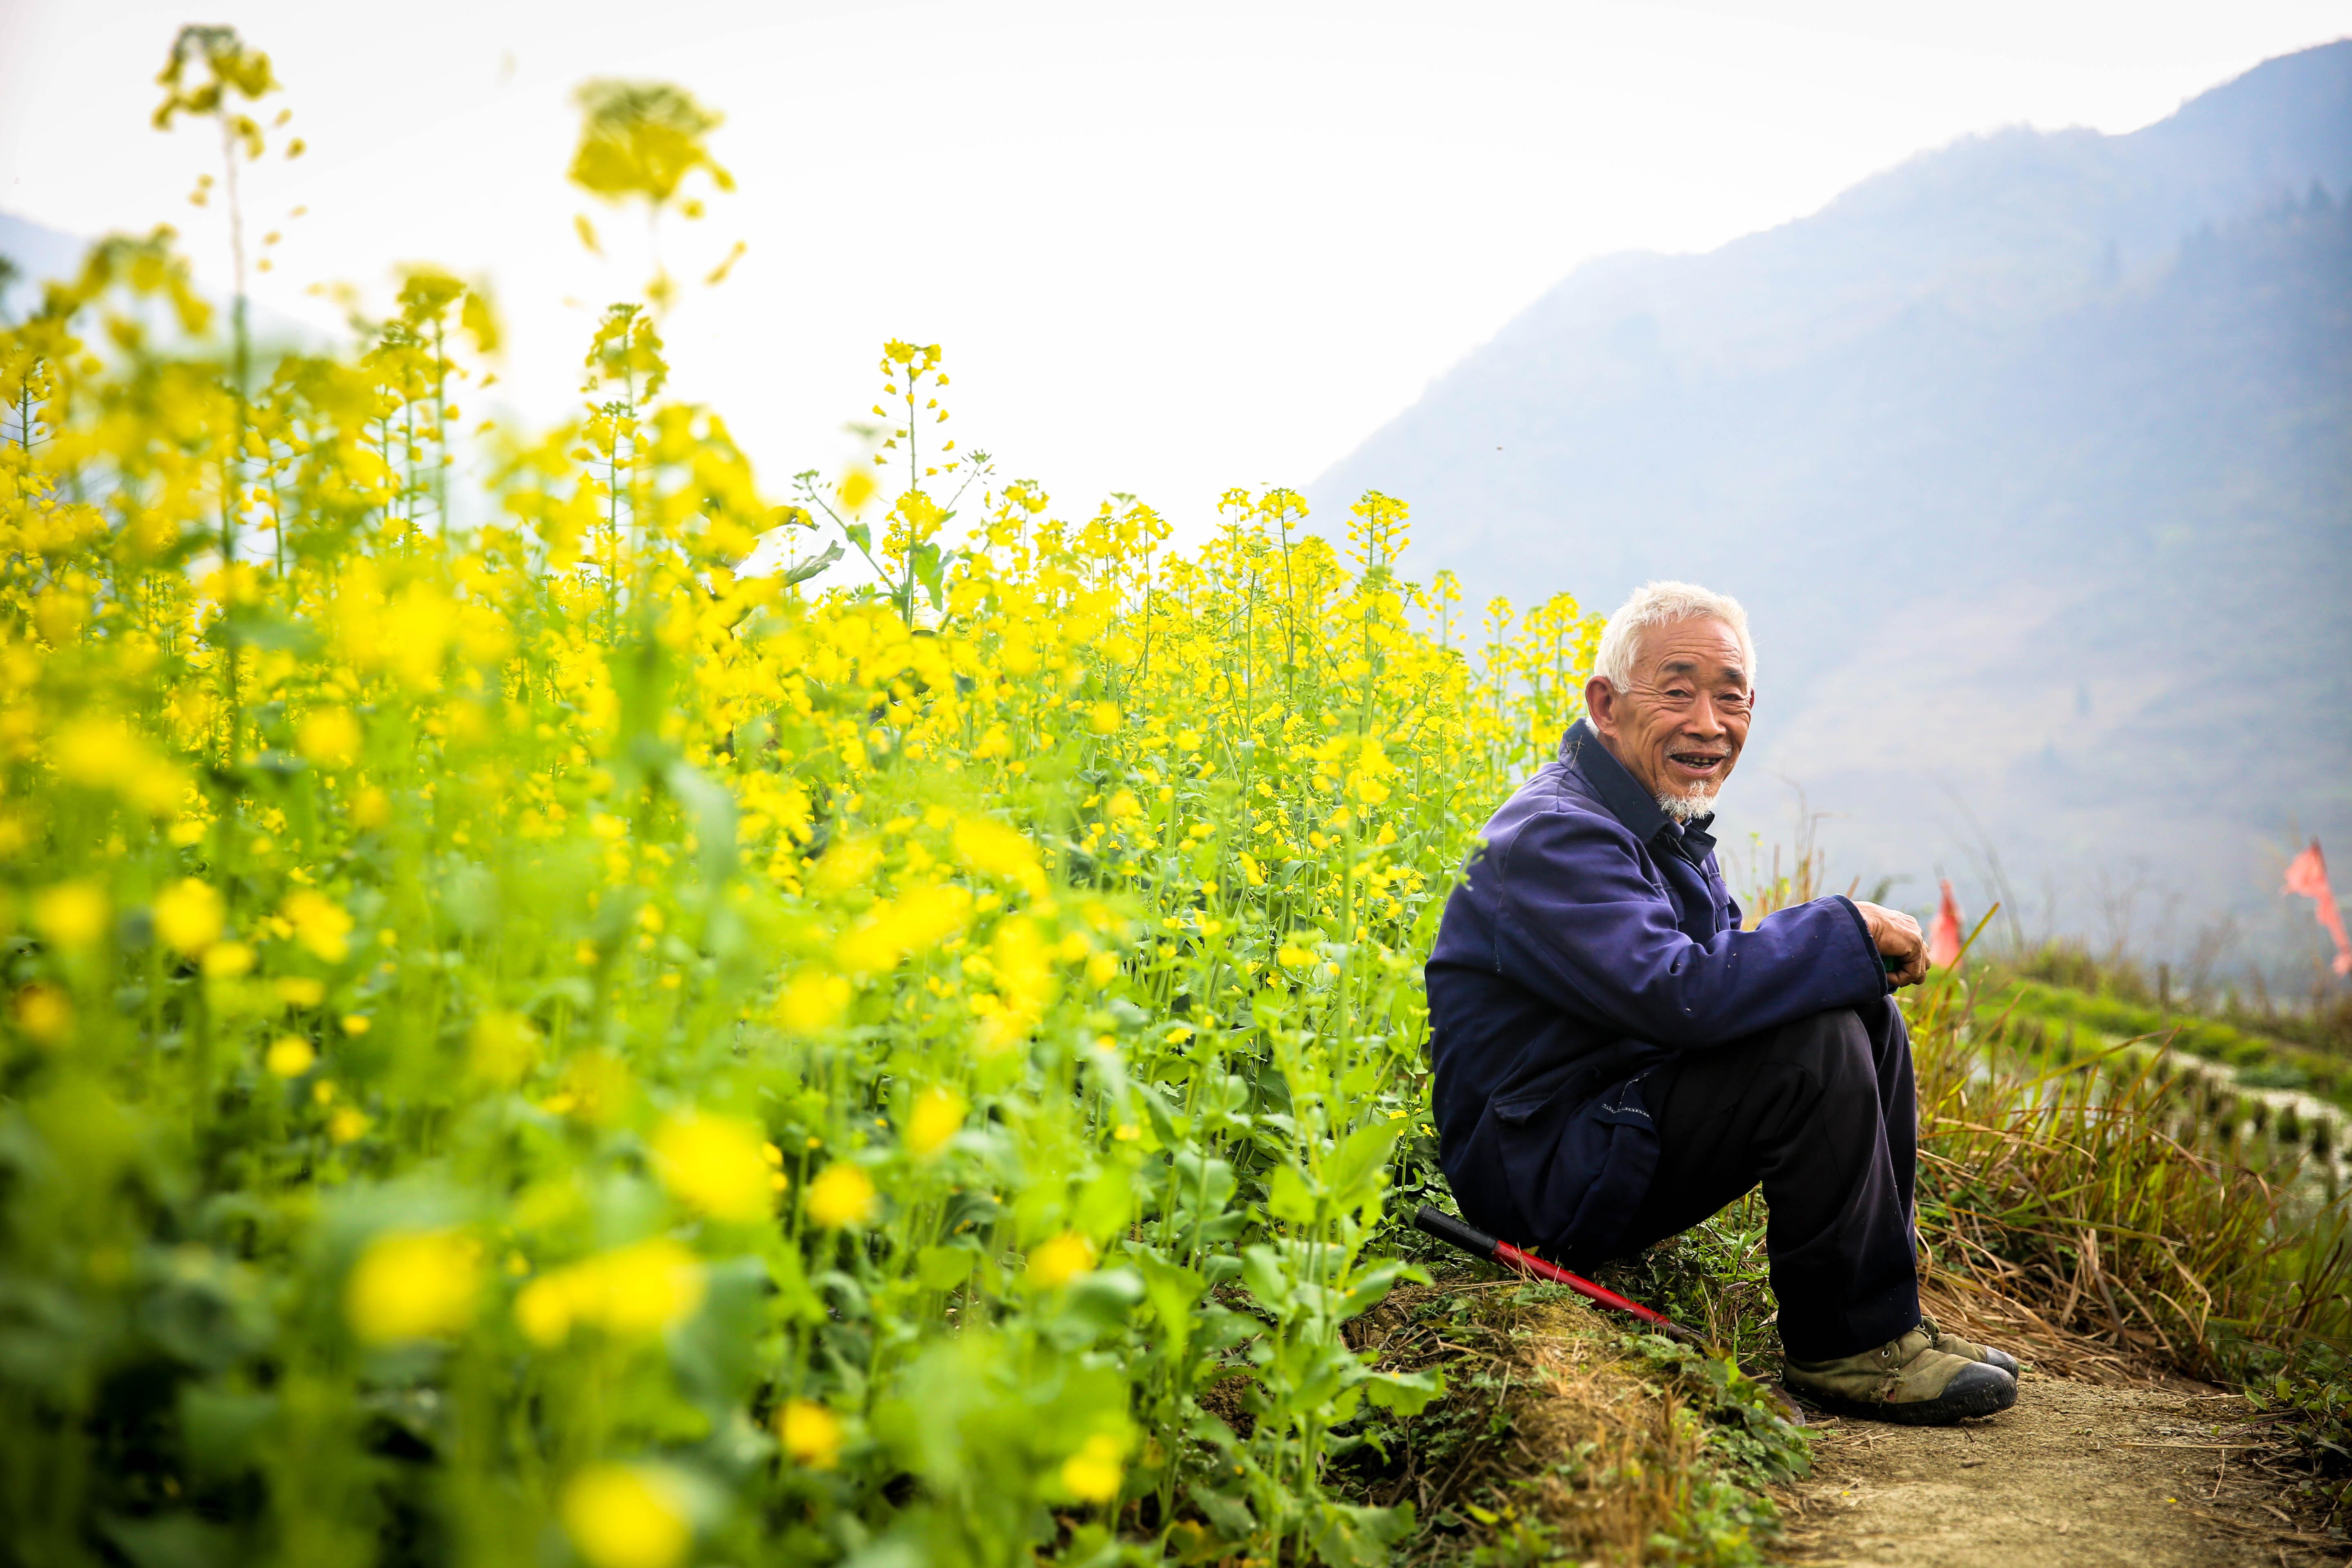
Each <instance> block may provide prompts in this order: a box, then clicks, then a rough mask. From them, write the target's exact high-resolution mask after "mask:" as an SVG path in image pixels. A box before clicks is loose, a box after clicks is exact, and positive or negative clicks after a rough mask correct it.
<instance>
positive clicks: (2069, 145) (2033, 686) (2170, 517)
mask: <svg viewBox="0 0 2352 1568" xmlns="http://www.w3.org/2000/svg"><path fill="white" fill-rule="evenodd" d="M2348 192H2352V41H2347V42H2343V43H2337V44H2333V45H2329V46H2327V47H2322V48H2316V49H2312V50H2308V51H2305V52H2304V53H2302V54H2298V55H2294V56H2290V57H2287V58H2282V59H2276V60H2272V61H2270V62H2268V63H2266V64H2264V65H2263V66H2261V67H2259V68H2256V69H2254V70H2252V71H2250V72H2248V73H2247V74H2246V75H2245V76H2243V77H2241V78H2240V79H2237V80H2235V81H2232V82H2231V83H2229V84H2227V85H2226V86H2223V87H2221V88H2218V89H2214V90H2213V91H2211V92H2209V93H2207V94H2205V95H2204V96H2202V97H2200V98H2199V99H2197V100H2193V101H2192V102H2190V103H2189V104H2187V105H2185V106H2183V107H2182V109H2181V110H2179V112H2178V113H2176V114H2174V115H2173V116H2172V117H2171V118H2169V119H2168V120H2166V121H2162V122H2161V123H2159V124H2157V125H2153V126H2150V127H2148V128H2147V129H2146V130H2143V131H2140V132H2135V133H2133V134H2131V135H2127V136H2105V135H2101V134H2099V133H2097V132H2089V131H2065V132H2035V131H2031V130H2014V131H2005V132H1999V133H1996V134H1993V135H1989V136H1983V137H1978V138H1972V139H1969V140H1968V141H1964V142H1959V143H1958V144H1957V145H1954V146H1951V147H1947V148H1944V149H1942V150H1940V151H1937V152H1934V153H1926V154H1923V155H1921V156H1919V157H1916V158H1914V159H1912V160H1911V161H1910V162H1908V163H1905V164H1903V165H1901V166H1899V167H1897V168H1895V169H1893V170H1891V171H1889V172H1887V173H1885V174H1880V175H1877V176H1875V177H1874V178H1872V179H1870V180H1868V181H1865V182H1864V183H1863V184H1860V185H1858V186H1856V187H1855V188H1853V190H1852V191H1849V192H1848V193H1846V194H1845V195H1843V196H1841V197H1840V198H1838V199H1837V200H1836V201H1835V202H1833V203H1832V204H1831V205H1829V206H1828V207H1827V208H1825V209H1824V210H1822V212H1820V213H1817V214H1815V215H1813V216H1810V217H1807V218H1803V219H1801V220H1799V221H1797V222H1794V223H1790V224H1788V225H1785V226H1782V227H1780V228H1777V229H1773V230H1771V231H1769V232H1767V233H1763V234H1759V235H1753V236H1750V237H1747V238H1745V239H1741V240H1738V241H1735V242H1733V243H1732V244H1729V245H1727V246H1725V247H1722V248H1720V249H1718V250H1716V251H1714V252H1711V253H1709V254H1707V255H1704V256H1691V257H1665V256H1657V255H1628V256H1619V257H1612V258H1606V259H1603V260H1601V261H1597V262H1594V263H1592V264H1591V265H1589V266H1586V267H1583V268H1579V269H1578V270H1576V271H1575V272H1574V273H1572V274H1571V275H1570V277H1568V278H1567V279H1565V280H1563V281H1562V282H1561V283H1560V284H1559V285H1558V286H1557V287H1556V288H1555V289H1552V290H1551V292H1550V293H1549V294H1548V295H1547V296H1545V297H1544V298H1543V299H1542V300H1539V301H1538V302H1537V303H1536V304H1535V305H1534V306H1533V307H1531V308H1530V309H1529V310H1527V311H1526V312H1524V313H1523V314H1522V315H1521V316H1520V317H1519V318H1518V319H1517V320H1516V321H1512V322H1511V323H1510V324H1509V325H1508V326H1507V327H1506V328H1505V329H1504V330H1503V331H1501V332H1500V333H1498V334H1497V335H1496V338H1495V340H1494V341H1493V342H1490V343H1488V344H1486V346H1485V347H1484V348H1482V349H1480V350H1478V351H1477V352H1476V353H1473V354H1472V355H1471V356H1470V357H1469V358H1468V359H1467V360H1465V362H1464V363H1462V364H1460V365H1459V366H1457V367H1456V368H1455V369H1454V370H1453V371H1452V372H1450V373H1449V374H1446V375H1445V376H1444V377H1443V378H1441V379H1440V380H1439V381H1437V382H1436V383H1435V384H1433V385H1432V386H1431V387H1430V389H1429V391H1428V392H1427V393H1426V394H1425V395H1423V398H1422V399H1421V401H1420V402H1419V403H1418V404H1416V405H1414V406H1413V407H1412V408H1411V409H1409V410H1408V411H1406V412H1405V413H1404V414H1402V415H1401V416H1398V417H1397V418H1396V419H1395V420H1393V421H1391V423H1390V424H1389V425H1388V426H1386V427H1385V428H1383V429H1381V431H1379V432H1378V433H1377V434H1375V435H1374V436H1373V437H1371V438H1370V440H1368V441H1367V442H1366V443H1365V444H1364V445H1363V446H1362V447H1360V449H1359V450H1358V451H1356V452H1355V453H1354V454H1353V455H1351V456H1350V457H1349V458H1347V459H1346V460H1345V461H1343V462H1341V463H1340V464H1339V465H1338V466H1337V467H1336V468H1333V469H1332V471H1331V472H1329V473H1328V474H1327V475H1325V476H1324V477H1323V478H1322V479H1321V480H1319V481H1318V483H1317V485H1316V486H1314V487H1313V489H1312V490H1311V491H1310V499H1312V500H1314V501H1316V502H1317V503H1318V510H1326V509H1331V508H1338V507H1343V506H1344V505H1345V504H1346V502H1347V501H1348V500H1351V499H1352V498H1353V497H1354V496H1355V495H1356V493H1357V492H1359V491H1360V490H1361V489H1365V488H1366V487H1372V488H1377V489H1381V490H1384V491H1387V492H1388V493H1390V494H1392V495H1397V496H1401V497H1403V498H1404V499H1406V500H1409V501H1411V502H1412V507H1413V517H1414V521H1415V527H1414V539H1415V545H1414V551H1413V554H1412V555H1411V556H1408V557H1407V561H1408V564H1409V567H1410V569H1411V571H1412V574H1413V575H1417V576H1426V575H1427V574H1429V573H1431V572H1433V571H1434V570H1436V569H1437V568H1439V567H1451V568H1453V569H1454V571H1455V572H1457V573H1458V574H1461V576H1462V577H1463V579H1464V582H1465V587H1466V589H1467V591H1468V593H1469V594H1470V595H1471V596H1472V598H1473V601H1474V602H1476V601H1481V600H1483V599H1484V598H1485V597H1486V596H1487V595H1493V594H1507V595H1511V596H1512V597H1513V598H1514V599H1516V600H1517V601H1518V602H1519V603H1521V604H1522V605H1525V604H1526V603H1528V602H1529V601H1530V600H1532V599H1537V598H1540V597H1542V596H1544V595H1549V594H1550V593H1555V592H1559V591H1561V590H1567V591H1570V592H1573V593H1575V594H1576V595H1579V596H1580V598H1581V599H1582V600H1583V601H1584V602H1585V603H1586V605H1588V607H1590V608H1594V609H1598V610H1602V611H1606V610H1607V609H1609V608H1610V607H1611V606H1612V605H1614V604H1616V603H1617V602H1618V600H1619V599H1620V598H1622V595H1624V594H1625V593H1626V591H1627V590H1628V589H1629V588H1631V587H1632V586H1633V584H1636V583H1638V582H1641V581H1643V579H1646V578H1650V577H1660V576H1674V577H1685V578H1690V579H1693V580H1696V581H1699V582H1704V583H1706V584H1711V585H1714V586H1717V587H1720V588H1722V589H1723V590H1725V591H1727V592H1730V593H1734V594H1737V595H1738V596H1739V597H1740V598H1741V599H1742V600H1743V601H1744V602H1745V603H1746V604H1747V605H1748V609H1749V613H1750V615H1751V616H1752V617H1753V619H1754V622H1755V625H1756V630H1757V635H1758V639H1759V666H1760V673H1761V678H1762V679H1761V692H1762V701H1761V704H1760V705H1759V721H1758V730H1757V733H1756V736H1755V739H1754V741H1753V742H1752V743H1751V745H1752V749H1751V751H1750V753H1749V758H1748V762H1747V763H1745V764H1744V765H1743V769H1742V772H1743V779H1742V782H1740V783H1738V784H1735V785H1734V786H1733V791H1732V795H1731V798H1730V800H1729V802H1728V803H1727V804H1728V807H1729V810H1728V814H1727V820H1728V819H1731V818H1736V819H1738V820H1737V822H1736V823H1734V826H1735V828H1736V830H1744V829H1747V828H1754V829H1757V830H1760V831H1763V832H1765V833H1766V834H1767V835H1768V837H1785V836H1786V833H1787V830H1788V829H1787V825H1788V822H1789V819H1790V807H1791V805H1793V796H1792V795H1790V793H1789V792H1788V791H1787V790H1785V789H1784V788H1783V787H1782V786H1781V785H1780V784H1774V783H1773V782H1772V781H1771V777H1770V775H1771V774H1773V773H1779V774H1781V775H1783V776H1785V777H1786V778H1788V779H1789V780H1790V781H1793V782H1795V783H1798V784H1801V785H1803V786H1804V788H1805V789H1806V791H1807V793H1808V795H1809V797H1810V800H1811V805H1812V806H1813V808H1814V809H1816V810H1822V811H1829V812H1833V813H1836V814H1837V816H1835V818H1833V819H1832V821H1831V822H1829V823H1828V824H1825V825H1824V827H1823V830H1822V831H1823V837H1824V841H1825V842H1826V843H1827V844H1829V845H1830V846H1831V847H1832V849H1833V851H1834V852H1835V853H1836V855H1837V858H1838V861H1839V863H1840V865H1841V866H1842V867H1843V868H1845V870H1846V871H1847V872H1848V873H1849V874H1850V873H1852V872H1855V871H1860V872H1864V874H1866V875H1871V876H1875V875H1876V874H1879V873H1907V874H1909V875H1910V876H1912V877H1913V878H1914V880H1913V881H1911V882H1909V883H1906V884H1903V885H1902V886H1901V888H1900V889H1899V893H1900V896H1902V897H1904V898H1905V899H1906V900H1907V901H1911V902H1914V903H1916V902H1919V901H1922V900H1926V899H1927V898H1929V897H1931V896H1932V894H1931V892H1930V891H1929V889H1930V888H1931V886H1932V884H1931V883H1930V882H1929V880H1928V879H1929V878H1930V877H1931V876H1932V875H1933V874H1934V873H1935V872H1937V870H1941V871H1943V872H1945V873H1946V874H1949V875H1953V876H1954V877H1955V879H1956V880H1957V881H1958V882H1959V883H1960V884H1961V886H1962V887H1963V889H1965V890H1967V891H1968V892H1969V894H1970V895H1971V901H1972V902H1973V903H1974V904H1975V905H1976V907H1979V908H1981V907H1982V903H1983V900H1984V897H1985V884H1986V882H1987V881H1988V880H1989V879H1988V878H1986V877H1984V876H1982V875H1981V872H1982V870H1983V869H1984V867H1983V856H1982V851H1983V848H1984V847H1986V846H1987V845H1991V846H1995V847H1998V850H1999V853H2000V858H2001V860H2002V861H2003V862H2004V864H2005V865H2006V866H2007V867H2008V868H2009V869H2010V871H2011V873H2012V877H2011V880H2012V882H2013V883H2014V884H2015V885H2016V887H2017V889H2018V891H2020V892H2021V893H2022V894H2023V895H2025V901H2027V902H2031V903H2035V904H2041V903H2043V902H2044V901H2045V900H2047V898H2048V896H2049V895H2050V894H2051V893H2053V892H2054V893H2055V894H2056V896H2057V909H2056V921H2057V923H2058V924H2059V925H2060V926H2062V927H2064V928H2068V929H2072V930H2074V931H2083V932H2085V933H2086V934H2090V935H2093V936H2102V935H2105V934H2106V931H2105V928H2106V927H2107V926H2108V925H2109V924H2110V923H2112V921H2114V920H2115V918H2116V917H2117V916H2118V915H2119V914H2120V913H2121V909H2120V904H2121V900H2122V898H2123V896H2124V895H2125V894H2126V893H2127V892H2128V891H2129V890H2131V889H2134V888H2136V887H2137V889H2139V890H2140V893H2141V897H2140V900H2139V903H2138V906H2137V910H2136V911H2135V918H2134V924H2135V927H2136V930H2135V932H2134V934H2135V936H2136V938H2137V939H2138V940H2139V941H2140V942H2142V943H2143V944H2147V943H2148V942H2151V940H2152V939H2154V938H2155V937H2156V936H2157V931H2156V927H2155V926H2154V925H2153V924H2152V923H2151V922H2152V921H2153V919H2154V918H2155V917H2156V916H2157V913H2158V906H2159V904H2160V903H2161V901H2162V900H2163V899H2165V898H2166V897H2168V896H2172V895H2179V896H2181V897H2182V898H2184V899H2185V903H2184V905H2183V907H2182V909H2181V910H2180V911H2179V914H2180V918H2179V920H2178V921H2176V929H2175V940H2174V942H2173V943H2172V945H2176V946H2180V945H2185V944H2186V940H2187V932H2188V931H2189V929H2190V928H2191V927H2193V925H2194V923H2195V921H2197V920H2198V919H2200V918H2202V917H2204V916H2205V915H2207V914H2209V913H2210V912H2214V911H2219V910H2238V911H2240V912H2241V913H2242V914H2245V915H2248V916H2251V917H2253V919H2254V922H2255V925H2256V927H2257V928H2258V930H2259V931H2260V932H2261V933H2263V935H2264V936H2265V937H2266V938H2267V937H2268V936H2269V935H2271V934H2273V933H2274V932H2283V931H2287V930H2290V929H2291V930H2292V931H2294V940H2295V942H2297V943H2299V944H2307V943H2306V939H2305V934H2304V933H2305V932H2306V931H2309V932H2311V933H2312V935H2313V937H2315V936H2316V929H2315V927H2313V926H2312V924H2311V922H2310V920H2309V912H2308V908H2307V906H2305V908H2304V910H2302V911H2301V914H2300V917H2299V918H2300V921H2301V923H2300V924H2298V925H2294V926H2292V927H2289V926H2287V925H2286V924H2284V921H2286V920H2287V919H2288V913H2287V911H2286V910H2285V908H2284V905H2283V904H2282V902H2281V900H2278V899H2277V898H2276V897H2275V889H2276V888H2277V886H2278V883H2277V868H2278V865H2279V863H2280V854H2281V850H2282V849H2283V847H2284V845H2285V844H2286V841H2287V835H2288V834H2289V832H2290V831H2291V830H2300V831H2302V832H2304V833H2313V832H2315V833H2318V834H2320V835H2321V836H2322V837H2324V838H2326V839H2327V840H2328V841H2329V842H2330V843H2331V844H2335V845H2339V846H2341V850H2340V852H2339V860H2340V862H2341V863H2343V864H2344V865H2345V866H2346V867H2347V868H2352V702H2347V698H2352V201H2347V193H2348ZM1416 556H1417V557H1418V560H1417V561H1415V559H1414V558H1415V557H1416ZM2048 913H2049V911H2048V910H2037V918H2042V919H2046V918H2047V917H2048ZM2298 951H2299V948H2298Z"/></svg>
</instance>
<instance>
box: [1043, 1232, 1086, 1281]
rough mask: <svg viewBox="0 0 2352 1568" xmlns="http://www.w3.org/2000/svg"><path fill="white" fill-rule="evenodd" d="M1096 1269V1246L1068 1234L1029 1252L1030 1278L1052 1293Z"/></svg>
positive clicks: (1045, 1242)
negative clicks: (1088, 1271)
mask: <svg viewBox="0 0 2352 1568" xmlns="http://www.w3.org/2000/svg"><path fill="white" fill-rule="evenodd" d="M1094 1266H1095V1244H1094V1243H1093V1242H1091V1241H1088V1240H1087V1238H1086V1237H1083V1236H1079V1235H1077V1234H1076V1233H1075V1232H1071V1231H1065V1232H1064V1233H1063V1234H1061V1235H1060V1236H1057V1237H1054V1238H1053V1239H1052V1240H1051V1241H1044V1242H1040V1243H1038V1244H1037V1245H1036V1246H1035V1247H1031V1248H1030V1249H1029V1279H1030V1282H1031V1283H1032V1284H1034V1285H1038V1286H1042V1287H1043V1288H1045V1289H1048V1290H1052V1289H1057V1288H1059V1287H1061V1286H1064V1285H1066V1284H1068V1283H1069V1282H1070V1281H1071V1280H1073V1279H1076V1278H1077V1277H1078V1276H1079V1275H1081V1274H1084V1273H1086V1272H1087V1270H1088V1269H1090V1268H1093V1267H1094Z"/></svg>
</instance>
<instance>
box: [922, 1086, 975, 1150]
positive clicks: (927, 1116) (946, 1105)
mask: <svg viewBox="0 0 2352 1568" xmlns="http://www.w3.org/2000/svg"><path fill="white" fill-rule="evenodd" d="M970 1109H971V1107H970V1106H969V1105H967V1104H966V1103H965V1101H964V1098H963V1096H962V1095H960V1094H958V1093H957V1092H956V1091H955V1090H954V1089H947V1088H943V1087H933V1088H930V1089H925V1090H923V1092H922V1093H920V1094H919V1095H917V1096H916V1097H915V1106H914V1109H913V1110H910V1111H908V1113H907V1139H906V1142H907V1152H908V1153H909V1154H912V1155H914V1156H915V1158H917V1159H918V1160H927V1159H929V1158H930V1157H931V1156H932V1155H933V1154H936V1153H938V1152H940V1150H941V1149H943V1148H945V1147H946V1146H947V1142H948V1140H949V1139H950V1138H952V1137H954V1136H955V1135H956V1132H957V1131H958V1130H959V1129H960V1128H961V1127H962V1126H963V1118H964V1112H965V1111H967V1110H970Z"/></svg>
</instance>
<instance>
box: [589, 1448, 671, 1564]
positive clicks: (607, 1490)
mask: <svg viewBox="0 0 2352 1568" xmlns="http://www.w3.org/2000/svg"><path fill="white" fill-rule="evenodd" d="M559 1511H560V1512H561V1513H562V1519H563V1531H564V1533H565V1534H567V1535H569V1536H570V1537H571V1538H572V1546H573V1548H574V1549H575V1550H577V1551H578V1552H579V1553H580V1555H581V1556H582V1557H583V1558H584V1559H586V1560H587V1562H588V1563H589V1565H590V1568H674V1565H675V1564H677V1563H681V1562H683V1561H684V1560H685V1558H686V1552H687V1548H688V1547H689V1546H691V1545H692V1544H693V1543H694V1527H693V1524H692V1521H691V1520H690V1519H689V1517H688V1507H687V1500H686V1495H685V1491H684V1489H683V1488H682V1486H681V1485H680V1484H679V1482H678V1480H677V1478H676V1477H675V1476H673V1475H671V1474H670V1473H669V1472H667V1471H666V1470H663V1469H659V1468H655V1467H653V1466H649V1465H610V1464H607V1465H591V1466H589V1467H588V1468H586V1469H584V1470H582V1471H581V1472H580V1473H579V1474H578V1475H576V1476H573V1477H572V1479H571V1480H570V1481H569V1482H567V1483H565V1485H564V1488H563V1501H562V1507H561V1509H560V1510H559Z"/></svg>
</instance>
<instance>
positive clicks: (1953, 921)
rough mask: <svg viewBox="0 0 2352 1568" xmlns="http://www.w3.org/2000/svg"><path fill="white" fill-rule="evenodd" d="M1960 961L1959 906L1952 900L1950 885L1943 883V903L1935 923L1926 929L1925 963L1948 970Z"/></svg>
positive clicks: (1948, 882) (1937, 911) (1938, 910)
mask: <svg viewBox="0 0 2352 1568" xmlns="http://www.w3.org/2000/svg"><path fill="white" fill-rule="evenodd" d="M1959 961H1960V906H1959V905H1958V903H1957V902H1955V901H1954V900H1953V898H1952V884H1951V883H1950V881H1949V880H1947V881H1946V882H1945V883H1944V902H1943V905H1942V907H1941V908H1939V909H1937V910H1936V923H1935V924H1934V925H1931V926H1929V927H1928V928H1927V962H1928V963H1932V964H1934V965H1935V966H1936V967H1937V968H1938V969H1949V968H1951V967H1952V965H1954V964H1955V963H1958V962H1959Z"/></svg>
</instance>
